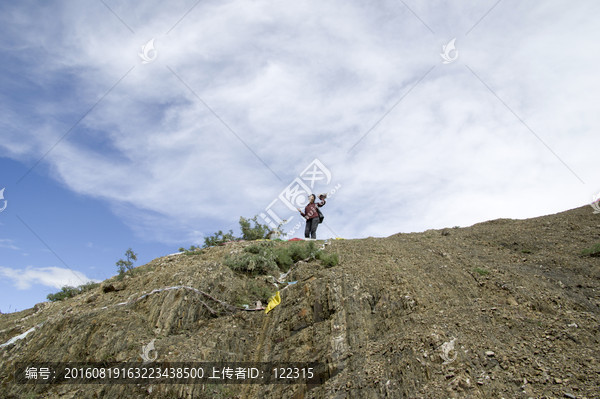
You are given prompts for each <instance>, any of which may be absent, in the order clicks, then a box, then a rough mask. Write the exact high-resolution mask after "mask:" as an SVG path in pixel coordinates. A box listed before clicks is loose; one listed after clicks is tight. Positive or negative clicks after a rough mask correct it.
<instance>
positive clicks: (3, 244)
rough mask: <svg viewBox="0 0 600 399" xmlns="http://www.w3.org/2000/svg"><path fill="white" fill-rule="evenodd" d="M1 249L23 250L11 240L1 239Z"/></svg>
mask: <svg viewBox="0 0 600 399" xmlns="http://www.w3.org/2000/svg"><path fill="white" fill-rule="evenodd" d="M0 248H8V249H14V250H15V251H18V250H20V249H21V248H19V247H17V246H16V245H15V241H14V240H11V239H10V238H0Z"/></svg>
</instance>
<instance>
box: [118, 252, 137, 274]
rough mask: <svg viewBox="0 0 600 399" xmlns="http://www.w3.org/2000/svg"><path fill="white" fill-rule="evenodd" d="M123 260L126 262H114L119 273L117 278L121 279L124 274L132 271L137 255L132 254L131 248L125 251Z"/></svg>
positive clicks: (120, 260) (121, 260)
mask: <svg viewBox="0 0 600 399" xmlns="http://www.w3.org/2000/svg"><path fill="white" fill-rule="evenodd" d="M125 258H127V260H123V259H119V260H118V261H117V262H116V265H117V270H118V271H119V276H121V277H123V276H124V275H125V273H126V272H128V271H130V270H132V269H133V262H134V261H136V260H137V254H136V253H135V252H133V250H132V249H131V248H129V249H128V250H127V251H125Z"/></svg>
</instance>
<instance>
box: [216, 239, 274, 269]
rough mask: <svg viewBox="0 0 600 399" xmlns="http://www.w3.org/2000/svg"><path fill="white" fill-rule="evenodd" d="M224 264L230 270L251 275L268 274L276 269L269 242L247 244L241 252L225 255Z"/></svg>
mask: <svg viewBox="0 0 600 399" xmlns="http://www.w3.org/2000/svg"><path fill="white" fill-rule="evenodd" d="M225 265H226V266H228V267H230V268H231V270H234V271H239V272H243V273H249V274H252V275H255V274H269V273H272V272H273V271H276V270H277V269H278V267H277V262H275V254H274V253H273V249H272V243H270V242H264V243H259V244H254V245H249V246H247V247H246V248H245V249H244V252H243V253H242V254H240V255H236V256H230V257H227V258H226V259H225Z"/></svg>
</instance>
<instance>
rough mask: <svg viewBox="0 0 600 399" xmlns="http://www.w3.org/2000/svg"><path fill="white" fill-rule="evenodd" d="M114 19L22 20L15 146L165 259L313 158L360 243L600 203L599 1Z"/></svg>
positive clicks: (357, 6)
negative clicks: (173, 246) (447, 55)
mask: <svg viewBox="0 0 600 399" xmlns="http://www.w3.org/2000/svg"><path fill="white" fill-rule="evenodd" d="M106 4H107V6H108V7H107V6H105V5H103V3H102V2H94V3H92V4H91V5H90V4H87V3H86V4H83V3H81V4H79V3H77V4H75V3H73V4H72V3H69V4H68V6H67V5H66V3H65V4H60V3H59V4H52V5H50V4H44V5H37V3H36V6H35V7H33V6H32V5H31V4H27V3H15V4H11V5H3V6H2V7H3V11H4V12H3V13H2V17H0V18H1V19H2V21H1V22H2V24H1V25H2V26H3V27H2V28H0V30H1V31H2V34H3V36H4V37H7V38H8V39H9V40H6V41H5V42H4V44H3V45H2V46H1V47H0V55H1V56H2V57H3V59H5V60H8V62H7V63H6V65H4V66H3V67H2V68H3V75H4V76H5V77H4V78H3V79H2V80H1V82H2V86H3V88H4V90H3V93H2V94H0V104H2V107H3V109H5V110H6V112H5V113H3V116H2V117H1V118H0V127H1V128H2V130H3V140H2V141H1V142H0V147H1V148H3V149H4V153H5V155H6V156H10V157H12V158H14V159H17V160H20V161H22V162H26V163H27V164H34V162H35V161H36V160H38V159H40V157H43V161H42V163H41V165H42V166H41V167H48V168H49V169H50V170H51V171H52V174H53V176H54V177H55V178H56V179H57V180H58V181H60V182H62V183H64V184H65V185H67V186H68V187H69V188H70V189H71V190H73V191H75V192H77V193H81V194H84V195H87V196H90V197H93V198H101V199H104V200H106V201H107V202H108V203H110V204H111V206H112V208H113V209H114V211H115V212H116V213H117V214H118V215H121V216H122V217H123V219H124V220H125V221H126V222H127V223H128V224H129V225H130V226H131V227H132V228H133V229H134V230H135V231H137V232H139V234H140V235H142V236H144V237H146V238H148V239H156V240H160V241H164V242H170V241H173V242H181V241H182V240H189V241H197V240H199V239H200V238H201V236H202V235H203V234H205V233H209V232H212V231H214V230H215V229H219V228H222V229H228V228H230V227H229V226H230V225H231V223H234V224H235V222H236V221H237V218H238V217H239V216H240V215H245V216H250V215H254V214H257V213H259V212H261V211H263V210H264V207H266V206H267V205H268V204H269V203H270V202H271V201H272V200H273V199H274V198H276V196H277V194H279V192H280V191H281V190H282V189H283V188H284V187H285V186H286V185H287V184H288V183H289V182H290V181H291V180H292V179H293V178H294V177H296V176H297V174H298V173H299V172H300V171H301V170H302V169H303V168H304V167H305V166H306V165H308V164H309V163H310V162H311V161H312V160H313V159H314V158H318V159H320V160H321V161H322V162H323V163H324V164H325V165H326V166H327V167H328V168H329V169H330V170H331V171H332V174H333V176H334V181H336V182H339V183H341V184H342V185H343V188H342V189H341V190H340V192H339V193H338V195H337V196H336V198H335V200H332V201H331V202H330V203H329V204H328V208H329V209H327V212H328V216H327V221H328V224H329V225H330V226H331V227H332V229H333V230H335V231H336V233H337V234H339V235H342V236H345V237H364V236H368V235H375V236H385V235H389V234H393V233H396V232H399V231H415V230H423V229H426V228H432V227H442V226H448V225H458V224H460V225H467V224H471V223H475V222H477V221H482V220H485V219H489V218H494V217H528V216H534V215H541V214H544V213H551V212H556V211H560V210H564V209H568V208H571V207H575V206H580V205H582V204H584V203H585V202H586V201H589V199H590V198H588V197H591V195H592V194H593V193H595V192H597V191H599V190H600V180H599V178H598V177H597V174H596V173H595V171H596V170H597V167H596V164H597V156H596V154H595V152H596V151H597V148H599V146H600V136H598V135H597V134H596V133H595V132H596V131H597V129H598V127H600V116H599V114H598V113H597V111H596V110H595V107H596V104H597V99H598V97H597V93H599V92H600V80H599V79H598V77H597V64H598V57H599V56H598V52H597V51H596V50H595V49H596V47H597V45H596V43H597V42H598V39H600V27H599V26H598V25H597V23H596V21H595V20H594V18H592V17H591V16H592V15H593V12H592V10H598V9H599V7H600V6H599V5H598V4H597V3H596V2H593V1H583V2H579V3H576V4H574V3H571V2H567V1H548V2H544V3H540V4H537V3H517V4H515V3H514V2H511V1H509V0H505V1H501V2H499V3H497V4H496V3H495V2H490V3H489V4H482V3H481V2H473V3H472V4H469V3H468V2H467V3H461V4H460V5H458V4H450V3H442V4H439V3H435V4H433V3H432V4H426V3H416V2H409V1H406V2H396V1H394V2H391V1H389V2H388V1H384V2H380V3H377V5H368V4H366V3H364V2H360V1H332V2H326V3H323V2H318V1H307V2H301V3H293V4H292V3H289V2H288V3H273V2H268V1H256V2H251V3H248V2H244V1H231V2H227V3H222V2H214V1H213V2H211V1H209V2H201V3H198V4H197V5H196V6H195V7H193V6H194V4H196V2H189V1H182V2H174V3H173V4H171V3H170V5H169V7H168V8H165V7H164V4H163V3H158V2H144V4H139V5H138V4H136V5H135V7H134V6H133V5H131V4H129V3H119V2H116V1H115V2H108V1H107V2H106ZM494 4H496V5H495V6H494ZM492 6H494V7H493V9H492ZM109 8H110V9H109ZM186 13H187V14H186ZM46 15H52V18H43V17H42V16H46ZM482 17H483V18H482ZM452 38H456V46H457V49H458V50H459V57H458V59H457V60H456V61H455V62H453V63H451V64H447V65H444V64H442V61H443V60H442V58H441V57H440V52H441V51H442V45H444V44H447V43H448V42H449V41H450V40H451V39H452ZM151 39H155V42H154V45H155V48H156V59H155V60H154V61H153V62H151V63H147V64H142V60H141V59H140V58H139V56H138V53H139V52H140V51H141V47H142V46H143V45H144V44H145V43H147V42H148V41H149V40H151ZM57 143H58V144H57ZM357 143H358V144H357ZM49 150H50V151H49ZM48 151H49V152H48ZM332 234H333V233H332Z"/></svg>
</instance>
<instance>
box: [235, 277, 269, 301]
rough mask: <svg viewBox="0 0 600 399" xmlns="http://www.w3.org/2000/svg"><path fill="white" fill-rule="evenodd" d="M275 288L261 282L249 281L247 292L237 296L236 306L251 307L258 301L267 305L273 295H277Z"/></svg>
mask: <svg viewBox="0 0 600 399" xmlns="http://www.w3.org/2000/svg"><path fill="white" fill-rule="evenodd" d="M275 291H276V290H275V286H273V285H271V284H269V283H267V282H265V281H259V280H248V281H247V282H246V287H245V290H243V292H242V293H239V292H238V294H237V297H236V298H235V304H236V305H237V306H243V305H250V304H252V303H254V302H256V301H261V302H263V303H266V302H267V301H268V300H269V298H270V297H271V296H273V294H275Z"/></svg>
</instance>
